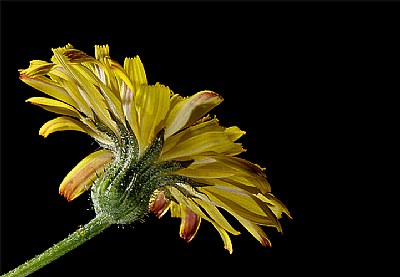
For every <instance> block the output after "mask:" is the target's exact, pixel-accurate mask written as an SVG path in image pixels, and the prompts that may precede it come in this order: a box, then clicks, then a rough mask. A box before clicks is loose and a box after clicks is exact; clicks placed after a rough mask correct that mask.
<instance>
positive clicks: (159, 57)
mask: <svg viewBox="0 0 400 277" xmlns="http://www.w3.org/2000/svg"><path fill="white" fill-rule="evenodd" d="M396 8H398V6H394V5H393V6H391V5H389V4H388V3H381V4H378V3H362V2H357V3H334V2H331V3H315V2H264V3H261V2H251V3H246V2H225V1H224V2H219V3H217V2H204V3H202V2H196V3H195V2H166V1H162V2H153V1H150V2H147V3H146V2H130V3H128V2H116V1H115V2H86V3H85V2H41V3H40V2H36V3H32V2H2V3H1V9H2V11H1V12H2V14H1V21H2V22H1V24H2V30H1V36H2V37H1V39H2V41H1V48H2V49H1V50H2V57H1V65H2V67H1V71H2V75H1V76H2V81H1V84H2V90H1V146H2V147H1V178H2V179H1V273H5V272H7V271H8V270H11V269H13V268H14V267H16V266H18V265H19V264H21V263H22V262H24V261H25V260H28V259H30V258H32V257H33V256H34V255H36V254H39V253H41V252H42V251H44V250H45V249H47V248H48V247H50V246H51V245H53V244H54V243H56V242H58V241H60V240H61V239H63V238H65V237H66V236H67V235H68V234H69V233H72V232H73V231H74V230H76V228H78V226H79V225H80V224H85V223H86V222H88V221H89V220H90V219H91V218H92V217H93V215H94V212H93V210H91V206H90V200H89V196H88V194H87V193H86V194H83V195H82V196H81V197H79V198H78V199H76V200H74V201H73V202H71V203H68V202H67V201H66V200H65V199H63V198H62V197H61V196H60V195H59V194H58V185H59V183H60V182H61V181H62V179H63V178H64V176H65V175H66V174H67V173H68V172H69V170H70V169H72V167H73V166H75V165H76V163H77V162H78V161H80V160H81V159H82V158H83V157H85V156H86V155H87V154H89V153H90V152H92V151H93V150H94V149H96V147H97V145H96V144H95V143H94V142H93V141H92V139H91V138H89V137H88V136H85V135H83V134H81V133H77V132H60V133H55V134H52V135H50V136H49V137H48V138H46V139H44V138H43V137H40V136H39V135H38V130H39V128H40V127H41V125H42V124H43V123H44V122H46V121H47V120H49V119H52V118H54V117H55V115H54V114H51V113H49V112H47V111H44V110H42V109H40V108H38V107H35V106H32V105H29V104H28V103H25V102H24V101H25V100H26V99H27V98H29V97H31V96H41V93H40V92H39V91H35V90H34V89H33V88H31V87H29V86H27V85H25V84H24V83H23V82H21V81H19V80H18V71H17V70H18V69H22V68H27V67H28V64H29V61H30V60H33V59H41V60H49V59H50V57H51V55H52V53H51V48H55V47H60V46H64V45H66V44H67V43H71V44H72V45H74V47H75V48H78V49H80V50H83V51H85V52H86V53H88V54H90V55H94V45H95V44H109V46H110V53H111V57H112V58H113V59H115V60H117V61H119V62H120V63H123V59H124V57H126V56H130V57H133V56H135V55H139V56H140V57H141V60H142V62H143V63H144V66H145V69H146V73H147V77H148V79H149V82H150V83H155V82H157V81H158V82H161V83H163V84H165V85H168V86H169V87H170V88H171V89H172V90H174V91H175V92H176V93H179V94H181V95H184V96H186V95H191V94H194V93H195V92H197V91H199V90H204V89H209V90H213V91H215V92H218V93H219V94H221V95H222V96H223V97H224V99H225V100H224V102H223V103H222V104H221V105H220V106H218V107H217V108H215V109H214V110H212V111H211V114H215V115H217V117H218V118H219V120H220V123H221V124H222V125H224V126H231V125H237V126H239V127H240V128H241V129H243V130H245V131H246V132H247V134H246V136H244V137H243V138H242V139H241V142H242V143H243V145H244V147H245V148H246V149H247V152H245V153H243V155H242V156H243V157H245V158H247V159H249V160H251V161H252V162H255V163H258V164H260V165H261V166H264V167H266V173H267V175H268V178H269V181H270V183H271V186H272V192H273V193H274V194H275V195H276V196H277V197H278V198H279V199H281V200H282V201H283V202H284V203H285V204H286V205H287V206H288V208H289V210H290V211H291V213H292V216H293V219H292V220H289V219H288V218H286V217H284V218H283V219H282V220H281V223H282V225H283V234H279V233H277V232H276V231H275V230H274V229H272V228H271V229H268V228H266V229H265V231H266V232H267V234H268V236H269V238H270V239H271V242H272V247H271V248H268V247H267V248H264V247H262V246H261V245H260V244H259V243H258V242H257V240H255V239H254V238H253V237H252V236H251V235H250V234H248V233H247V232H246V230H244V229H241V231H242V235H240V236H232V242H233V254H232V255H229V254H228V253H227V252H226V251H225V250H224V249H223V243H222V240H221V239H220V237H219V235H218V233H217V232H216V231H215V230H214V229H213V227H212V226H210V225H209V224H208V223H206V222H203V223H202V225H201V227H200V229H199V231H198V233H197V236H196V237H195V238H194V240H193V241H192V242H191V243H189V244H187V243H185V242H184V241H183V240H182V239H180V238H179V221H178V220H177V219H171V218H170V217H169V215H167V216H165V217H164V218H162V219H161V220H158V219H155V218H154V216H149V218H147V220H146V221H145V222H144V223H137V224H134V226H133V227H125V228H117V227H116V226H115V227H112V228H109V229H108V230H106V231H105V232H103V233H102V234H100V235H99V236H97V237H95V238H94V239H92V240H91V241H89V242H87V243H85V244H84V245H82V246H80V247H79V248H78V249H76V250H74V251H72V252H70V253H69V254H67V255H65V256H63V257H61V258H60V259H58V260H57V261H55V262H53V263H51V264H50V265H48V266H46V267H44V268H43V269H41V270H39V271H38V272H36V273H34V274H33V275H32V276H38V277H39V276H71V275H78V276H81V275H82V276H95V275H98V276H104V275H106V273H108V272H110V273H112V274H113V275H112V276H138V275H139V274H155V275H158V274H174V275H187V274H202V275H205V274H208V275H211V276H213V275H217V274H225V275H228V274H238V273H239V272H243V273H242V274H246V275H247V274H263V275H262V276H272V275H275V274H280V275H283V276H288V275H292V274H306V275H307V276H325V275H327V274H332V273H342V272H347V273H357V272H360V271H364V270H368V271H371V270H372V268H373V266H374V264H373V263H371V264H368V263H367V262H366V260H365V259H364V257H365V256H367V257H368V256H369V257H371V256H375V255H376V252H372V251H371V245H373V244H379V242H377V241H376V238H374V237H373V236H370V235H368V234H366V233H367V232H369V231H372V232H375V231H377V229H378V227H377V224H375V221H373V222H371V221H369V220H370V219H371V218H374V216H376V212H375V211H374V208H373V207H372V206H371V205H369V206H367V207H369V209H367V208H364V207H363V206H361V205H352V204H354V203H355V202H357V201H358V200H360V199H363V198H364V194H363V193H365V191H368V189H367V188H368V184H367V182H364V180H362V178H363V177H364V176H365V174H364V173H362V172H361V171H362V169H360V167H361V166H360V163H359V162H358V160H364V159H369V158H370V157H371V155H372V153H373V151H374V150H372V147H371V146H372V145H373V143H370V142H369V141H368V140H369V139H370V138H371V137H373V135H374V134H376V133H379V132H380V131H381V130H382V129H384V127H383V125H382V124H381V123H382V122H380V121H378V120H377V118H378V114H381V112H378V109H380V108H381V105H382V104H381V102H380V100H378V99H380V96H382V95H385V94H384V92H386V93H388V94H389V95H390V94H395V93H397V92H398V85H397V84H395V82H394V81H393V80H394V79H395V78H397V77H396V76H397V75H398V70H397V67H398V65H397V64H398V63H397V59H398V55H397V46H398V44H397V43H396V40H395V38H396V36H397V33H396V30H397V27H398V26H399V18H398V16H397V15H396V13H395V12H394V10H395V9H396ZM388 97H390V96H388ZM387 99H389V98H387ZM388 101H389V102H390V100H388ZM384 112H390V109H389V110H388V109H385V111H384ZM360 133H362V134H363V135H361V136H360V135H359V134H360ZM364 161H365V160H364ZM371 168H374V170H376V167H375V166H373V165H371V164H369V165H368V166H367V167H366V168H363V169H367V170H368V171H369V172H368V174H369V175H370V174H372V172H371V170H369V169H371ZM372 171H373V170H372ZM370 176H371V175H370ZM360 187H363V189H360ZM354 191H356V194H353V192H354ZM364 218H368V221H364ZM368 222H370V223H368ZM233 224H235V223H233ZM234 226H237V225H234ZM360 226H364V227H365V228H359V227H360ZM238 228H240V227H238ZM369 251H371V252H369ZM367 253H369V254H367ZM364 254H366V255H365V256H364ZM361 257H363V258H361ZM366 264H368V266H366ZM380 270H382V269H380ZM306 275H305V276H306Z"/></svg>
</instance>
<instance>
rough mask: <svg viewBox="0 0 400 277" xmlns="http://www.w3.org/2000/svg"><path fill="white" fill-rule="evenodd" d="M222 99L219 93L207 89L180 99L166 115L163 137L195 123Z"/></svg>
mask: <svg viewBox="0 0 400 277" xmlns="http://www.w3.org/2000/svg"><path fill="white" fill-rule="evenodd" d="M222 101H223V98H222V97H221V96H220V95H219V94H217V93H215V92H212V91H209V90H204V91H200V92H198V93H196V94H195V95H193V96H190V97H188V98H185V99H181V101H179V102H178V103H176V105H175V106H174V108H173V109H172V110H171V112H170V114H169V116H168V119H167V123H166V126H167V127H166V130H165V138H168V137H169V136H171V135H172V134H174V133H176V132H177V131H179V130H180V129H182V128H185V127H187V126H190V125H191V124H193V123H195V122H196V121H197V120H199V119H200V118H201V117H202V116H203V115H205V114H206V113H207V112H209V111H210V110H211V109H213V108H214V107H215V106H217V105H218V104H220V103H221V102H222Z"/></svg>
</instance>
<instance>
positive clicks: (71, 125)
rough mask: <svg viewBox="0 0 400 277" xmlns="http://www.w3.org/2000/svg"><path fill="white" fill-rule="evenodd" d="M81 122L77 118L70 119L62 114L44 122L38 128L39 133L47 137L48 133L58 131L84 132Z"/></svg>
mask: <svg viewBox="0 0 400 277" xmlns="http://www.w3.org/2000/svg"><path fill="white" fill-rule="evenodd" d="M82 125H83V123H80V122H79V121H78V120H75V119H72V118H71V117H67V116H62V117H57V118H55V119H52V120H50V121H48V122H46V123H45V124H44V125H43V126H42V127H41V128H40V130H39V135H41V136H43V137H47V136H48V135H49V134H51V133H54V132H58V131H79V132H85V133H86V131H85V129H84V128H83V126H82Z"/></svg>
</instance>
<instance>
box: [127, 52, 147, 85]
mask: <svg viewBox="0 0 400 277" xmlns="http://www.w3.org/2000/svg"><path fill="white" fill-rule="evenodd" d="M124 69H125V71H126V73H127V74H128V76H129V79H130V81H131V83H132V85H133V86H134V87H133V92H134V93H135V92H136V90H137V88H138V87H140V86H141V85H147V84H148V83H147V78H146V72H145V70H144V66H143V64H142V61H141V60H140V58H139V56H136V57H135V58H125V60H124Z"/></svg>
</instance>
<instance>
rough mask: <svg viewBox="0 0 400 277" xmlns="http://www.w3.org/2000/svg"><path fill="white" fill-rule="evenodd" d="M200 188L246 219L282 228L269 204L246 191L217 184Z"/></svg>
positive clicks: (212, 198) (214, 199) (216, 201)
mask: <svg viewBox="0 0 400 277" xmlns="http://www.w3.org/2000/svg"><path fill="white" fill-rule="evenodd" d="M199 190H200V191H201V192H204V193H205V194H207V196H208V197H209V198H210V200H212V201H213V202H215V203H217V204H219V205H221V207H223V208H225V209H229V210H232V211H233V212H234V213H236V214H238V215H239V216H241V217H243V218H245V219H248V220H250V221H252V222H254V223H256V224H261V225H266V226H273V227H276V228H277V229H278V230H281V226H280V224H279V222H278V220H277V218H276V216H275V215H274V214H273V213H272V211H271V210H270V209H269V208H268V207H267V205H266V204H265V203H263V202H262V201H260V200H259V199H257V198H256V197H253V196H252V195H250V194H248V193H247V192H245V191H242V190H239V189H228V188H223V187H217V186H209V187H203V188H199Z"/></svg>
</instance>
